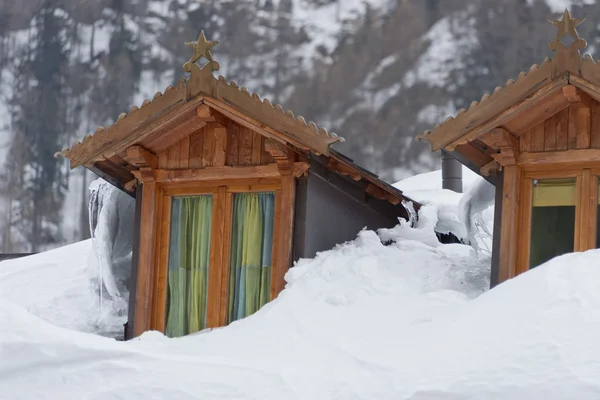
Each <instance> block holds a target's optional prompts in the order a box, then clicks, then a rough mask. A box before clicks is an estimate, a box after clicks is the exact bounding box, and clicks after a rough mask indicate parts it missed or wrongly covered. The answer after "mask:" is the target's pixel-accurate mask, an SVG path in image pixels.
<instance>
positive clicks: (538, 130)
mask: <svg viewBox="0 0 600 400" xmlns="http://www.w3.org/2000/svg"><path fill="white" fill-rule="evenodd" d="M544 127H545V123H544V122H541V123H539V124H537V125H536V126H534V127H533V128H532V129H531V144H530V151H531V152H537V151H544V141H545V139H546V138H545V134H544Z"/></svg>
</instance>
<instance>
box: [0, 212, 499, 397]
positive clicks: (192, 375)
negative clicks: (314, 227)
mask: <svg viewBox="0 0 600 400" xmlns="http://www.w3.org/2000/svg"><path fill="white" fill-rule="evenodd" d="M422 213H426V214H427V217H423V218H421V219H420V222H419V225H418V226H417V228H415V229H413V228H410V227H409V226H408V225H407V224H403V225H401V226H398V227H396V228H394V229H392V230H384V231H382V232H381V236H382V237H385V239H394V240H395V242H394V243H392V244H391V245H388V246H384V245H383V244H382V243H381V240H380V237H378V236H377V234H375V233H374V232H372V231H363V232H361V233H360V234H359V236H358V239H357V240H356V241H354V242H350V243H346V244H344V245H340V246H338V247H337V248H335V249H333V250H330V251H326V252H322V253H320V254H319V255H317V257H316V258H315V259H314V260H301V261H300V262H299V263H298V265H297V266H295V267H294V268H292V269H291V270H290V271H289V272H288V274H287V275H286V280H287V282H288V284H287V287H286V289H285V290H284V291H283V292H282V293H281V295H280V296H279V297H278V298H277V299H276V300H275V301H273V302H271V303H269V304H268V305H266V306H265V307H263V308H262V309H261V310H260V311H259V312H258V313H256V314H254V315H253V316H251V317H249V318H246V319H244V320H241V321H237V322H235V323H233V324H231V325H230V326H228V327H225V328H222V329H217V330H213V331H210V332H202V333H199V334H196V335H191V336H188V337H184V338H179V339H168V338H166V337H164V336H163V335H161V334H159V333H157V332H148V333H146V334H144V335H143V336H142V337H141V338H140V339H139V340H134V341H130V342H116V341H114V340H110V339H107V338H101V337H98V336H95V335H91V334H85V333H79V332H73V331H68V330H65V329H62V328H58V327H55V326H52V325H50V324H48V323H47V322H45V321H42V320H40V319H38V318H37V317H35V316H33V315H31V314H30V313H28V312H27V311H26V310H24V309H22V308H21V307H19V306H17V305H14V304H13V303H10V302H7V301H5V300H0V354H1V356H0V393H2V394H3V395H7V396H8V398H11V399H20V398H22V399H30V398H36V399H56V398H60V399H80V398H90V399H101V398H102V399H105V398H127V399H148V398H154V399H159V398H178V399H206V398H210V399H256V398H260V399H284V398H285V399H305V398H306V399H308V398H310V399H335V398H339V399H348V398H352V399H373V398H409V397H410V396H412V395H414V394H415V393H418V392H420V391H422V390H425V389H427V388H432V390H434V391H437V390H443V391H444V392H446V391H448V390H449V389H448V387H450V386H452V385H454V384H459V386H460V385H465V383H464V380H462V379H457V378H456V376H457V373H456V372H453V371H452V370H451V371H445V372H444V373H439V372H438V373H436V374H434V375H431V374H430V373H429V371H428V370H427V369H429V368H431V367H433V365H431V364H435V363H436V362H437V359H439V358H440V357H443V355H440V354H436V353H437V352H438V351H439V350H438V349H437V347H440V348H443V347H444V346H442V343H447V340H446V339H445V338H444V336H445V333H444V332H445V331H448V333H453V330H454V329H455V328H454V325H455V324H456V323H457V320H456V316H457V315H460V310H462V309H463V307H465V305H466V304H469V301H468V299H469V298H473V297H475V296H477V295H478V294H480V293H481V292H482V291H483V290H484V288H485V287H487V285H488V282H487V276H488V274H489V271H488V270H487V267H486V266H485V265H484V266H482V265H479V264H478V261H477V259H476V258H475V257H474V256H473V251H472V249H471V248H470V247H467V246H463V245H441V244H439V243H437V242H431V244H426V243H422V242H420V241H419V240H421V239H422V238H423V237H424V236H426V235H427V234H429V235H432V234H433V231H432V230H431V226H432V224H435V216H436V211H435V210H434V209H432V208H431V207H423V209H422ZM428 218H429V219H428ZM426 221H428V222H426ZM86 246H89V242H87V244H86ZM67 253H68V251H65V252H63V253H52V254H49V253H46V259H47V260H48V263H50V262H52V263H53V264H54V265H59V264H60V263H61V262H62V260H64V258H65V257H66V256H67ZM54 257H57V258H59V259H53V260H50V259H51V258H54ZM22 275H24V276H28V275H29V276H30V274H28V273H23V274H22ZM51 283H52V279H50V277H48V279H47V281H46V284H48V285H49V284H51ZM23 285H24V282H23ZM39 286H41V283H40V282H32V283H30V286H29V287H26V286H23V287H22V288H23V291H27V292H29V293H32V292H34V291H35V290H36V289H37V287H39ZM65 311H68V309H67V310H65ZM458 322H460V321H458ZM437 341H441V342H440V343H438V342H437ZM449 345H451V344H450V343H449ZM432 348H436V351H435V352H432V351H430V350H431V349H432ZM446 350H448V349H446ZM456 362H457V363H461V362H463V363H464V362H465V359H464V358H462V357H460V358H459V359H457V360H456ZM453 368H454V367H453ZM461 382H462V383H461ZM476 383H477V382H476ZM467 388H468V390H471V388H470V386H469V385H467ZM463 389H464V387H463ZM463 389H461V390H463ZM484 389H485V387H484ZM453 390H455V389H452V390H451V391H453ZM464 390H466V389H464ZM478 390H479V389H478ZM420 396H423V394H421V395H420ZM0 397H1V396H0ZM413 398H415V397H413ZM416 398H419V397H416ZM420 398H426V397H420Z"/></svg>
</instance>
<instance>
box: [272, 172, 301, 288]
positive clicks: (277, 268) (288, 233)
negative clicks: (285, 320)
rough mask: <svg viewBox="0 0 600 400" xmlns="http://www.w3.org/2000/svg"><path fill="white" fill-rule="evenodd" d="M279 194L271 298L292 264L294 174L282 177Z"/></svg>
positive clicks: (282, 282) (281, 286)
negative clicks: (275, 254)
mask: <svg viewBox="0 0 600 400" xmlns="http://www.w3.org/2000/svg"><path fill="white" fill-rule="evenodd" d="M277 194H278V195H279V198H280V201H279V204H278V206H279V215H275V217H276V218H277V219H278V220H277V224H278V228H277V236H278V239H277V257H276V262H277V263H276V264H275V263H274V264H273V275H272V277H271V298H275V297H276V296H278V295H279V293H281V291H282V290H283V289H284V287H285V279H284V276H285V273H286V272H287V270H288V269H289V267H290V266H291V262H292V260H291V256H292V236H293V235H292V233H293V225H294V205H295V196H296V193H295V180H294V177H293V175H291V173H290V174H284V175H282V177H281V191H280V192H279V193H276V195H277Z"/></svg>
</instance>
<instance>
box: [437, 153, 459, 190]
mask: <svg viewBox="0 0 600 400" xmlns="http://www.w3.org/2000/svg"><path fill="white" fill-rule="evenodd" d="M442 189H450V190H453V191H455V192H457V193H462V191H463V182H462V164H461V163H460V161H458V160H457V159H455V158H454V157H452V156H451V155H450V153H448V152H447V151H446V150H442Z"/></svg>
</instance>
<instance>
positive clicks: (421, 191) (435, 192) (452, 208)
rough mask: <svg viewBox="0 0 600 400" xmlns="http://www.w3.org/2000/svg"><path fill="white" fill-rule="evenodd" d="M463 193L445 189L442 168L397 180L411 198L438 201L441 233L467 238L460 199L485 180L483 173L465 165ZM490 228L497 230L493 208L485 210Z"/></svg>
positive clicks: (422, 200)
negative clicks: (475, 171) (478, 172)
mask: <svg viewBox="0 0 600 400" xmlns="http://www.w3.org/2000/svg"><path fill="white" fill-rule="evenodd" d="M462 170H463V193H456V192H453V191H452V190H448V189H442V171H441V170H436V171H432V172H427V173H424V174H419V175H415V176H412V177H410V178H407V179H404V180H402V181H399V182H396V183H394V185H393V186H395V187H397V188H398V189H400V190H402V191H403V192H404V193H405V194H406V195H407V196H408V197H410V198H411V199H414V200H416V201H418V202H419V203H421V204H434V205H436V207H437V209H438V222H437V224H436V227H435V230H436V231H437V232H439V233H449V232H451V233H453V234H455V235H456V236H457V237H459V238H461V239H464V238H466V236H467V232H466V230H465V226H464V224H463V223H462V222H461V220H460V218H459V215H460V212H459V205H460V200H461V198H462V197H463V195H464V193H467V192H468V191H469V190H471V188H473V186H474V185H476V184H477V182H479V181H481V180H482V179H483V178H481V177H480V176H479V175H477V174H475V173H474V172H473V171H471V170H470V169H468V168H467V167H464V166H463V169H462ZM485 218H486V222H487V223H488V228H489V229H490V230H491V229H493V220H494V213H493V209H489V210H487V211H486V213H485Z"/></svg>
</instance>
